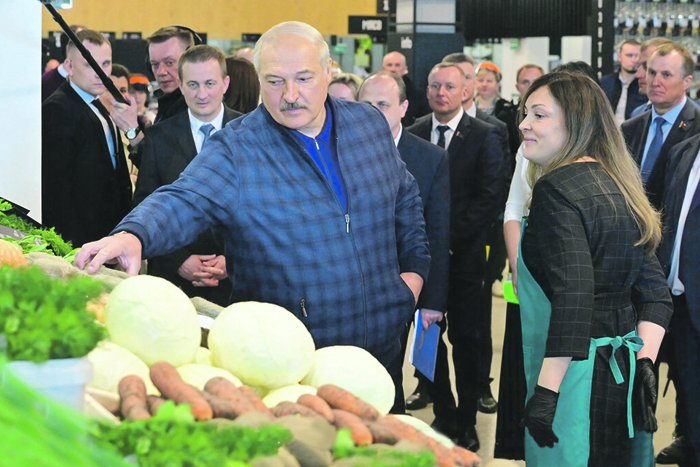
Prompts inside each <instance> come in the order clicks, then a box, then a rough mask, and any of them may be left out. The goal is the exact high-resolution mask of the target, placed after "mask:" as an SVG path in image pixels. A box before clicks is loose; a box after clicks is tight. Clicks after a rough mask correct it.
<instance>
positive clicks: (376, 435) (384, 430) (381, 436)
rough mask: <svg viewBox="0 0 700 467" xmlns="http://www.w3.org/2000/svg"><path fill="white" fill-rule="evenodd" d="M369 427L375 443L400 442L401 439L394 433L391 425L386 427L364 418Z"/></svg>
mask: <svg viewBox="0 0 700 467" xmlns="http://www.w3.org/2000/svg"><path fill="white" fill-rule="evenodd" d="M362 422H363V423H364V424H365V426H366V427H367V428H369V431H370V433H372V439H373V440H374V443H375V444H377V443H381V444H389V445H392V446H393V445H394V444H396V443H398V442H399V439H398V438H397V437H396V435H395V434H394V431H393V430H392V429H390V428H389V427H386V426H384V425H382V424H380V423H377V422H371V421H369V420H362Z"/></svg>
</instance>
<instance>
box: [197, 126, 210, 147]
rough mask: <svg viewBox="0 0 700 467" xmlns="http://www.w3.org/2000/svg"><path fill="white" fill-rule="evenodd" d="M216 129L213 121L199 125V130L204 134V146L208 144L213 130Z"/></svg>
mask: <svg viewBox="0 0 700 467" xmlns="http://www.w3.org/2000/svg"><path fill="white" fill-rule="evenodd" d="M212 131H214V125H212V124H211V123H205V124H204V125H202V126H200V127H199V132H200V133H202V134H203V135H204V141H202V147H204V145H205V144H206V142H207V140H208V139H209V136H211V132H212Z"/></svg>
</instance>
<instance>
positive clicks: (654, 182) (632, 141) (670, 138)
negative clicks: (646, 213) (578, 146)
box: [622, 42, 700, 207]
mask: <svg viewBox="0 0 700 467" xmlns="http://www.w3.org/2000/svg"><path fill="white" fill-rule="evenodd" d="M642 67H643V68H644V69H646V71H647V73H646V80H645V83H646V92H647V96H648V97H649V101H650V102H651V104H652V108H651V109H649V110H647V111H646V112H644V113H642V114H641V115H639V116H637V117H634V118H631V119H629V120H627V121H626V122H625V123H623V124H622V133H623V135H624V137H625V141H626V142H627V147H628V148H629V150H630V152H631V153H632V156H633V157H634V159H635V160H636V161H637V164H639V166H640V167H641V170H642V177H643V178H644V182H645V187H646V190H647V193H648V195H649V199H650V200H651V202H652V204H654V206H656V207H658V206H659V202H660V199H659V198H660V197H661V194H662V192H663V189H662V184H663V180H664V173H663V170H664V167H665V166H666V159H667V157H668V153H669V151H670V150H671V148H672V147H673V146H674V145H676V144H678V143H680V142H681V141H683V140H685V139H688V138H690V137H691V136H694V135H696V134H698V133H700V110H698V108H697V107H696V106H695V105H693V103H692V101H691V100H690V99H688V98H687V97H686V95H685V93H686V91H687V90H688V88H689V87H690V85H691V84H692V83H693V71H694V69H695V62H694V60H693V57H692V55H691V54H690V52H688V50H687V49H686V48H685V47H683V46H681V45H679V44H676V43H674V42H669V43H665V44H663V45H660V46H659V47H658V48H656V50H654V52H652V53H651V55H649V58H648V61H647V62H644V63H641V64H640V68H642Z"/></svg>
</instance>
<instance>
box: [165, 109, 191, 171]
mask: <svg viewBox="0 0 700 467" xmlns="http://www.w3.org/2000/svg"><path fill="white" fill-rule="evenodd" d="M170 118H176V119H177V132H178V133H179V134H180V136H179V138H178V143H179V144H180V155H181V156H182V158H183V159H184V160H185V162H186V164H185V166H186V165H188V164H189V163H190V162H192V159H194V157H195V156H196V155H197V146H196V145H195V144H194V137H193V136H192V128H191V127H190V117H189V113H188V112H180V113H179V114H177V115H175V116H174V117H170Z"/></svg>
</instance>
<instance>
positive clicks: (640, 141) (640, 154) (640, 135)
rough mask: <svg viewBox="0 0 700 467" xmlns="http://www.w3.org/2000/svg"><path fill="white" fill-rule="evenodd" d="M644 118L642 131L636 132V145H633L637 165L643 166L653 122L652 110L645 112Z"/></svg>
mask: <svg viewBox="0 0 700 467" xmlns="http://www.w3.org/2000/svg"><path fill="white" fill-rule="evenodd" d="M642 115H643V117H642V122H641V125H640V126H639V129H640V130H642V131H635V132H634V135H635V136H634V143H633V144H632V145H631V147H632V154H633V155H634V159H635V160H636V161H637V165H639V166H641V165H642V159H643V158H644V146H645V145H646V141H647V135H648V134H649V123H650V122H651V110H647V111H646V112H644V113H643V114H642Z"/></svg>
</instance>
